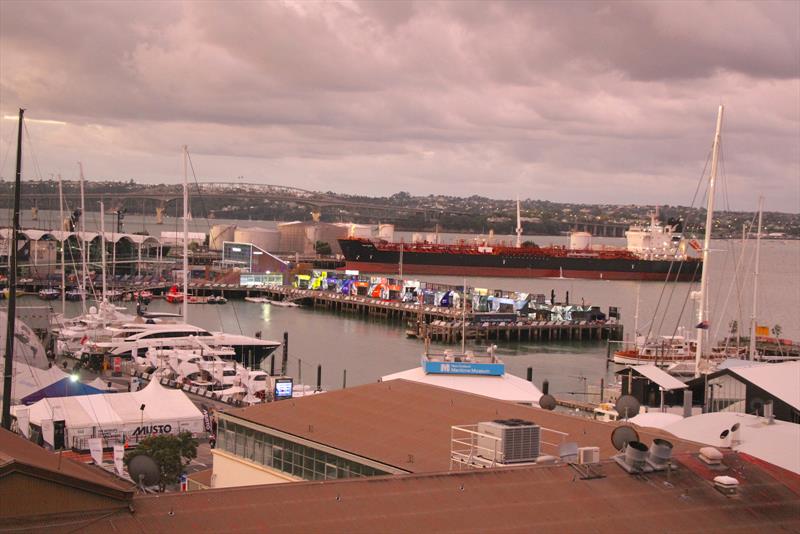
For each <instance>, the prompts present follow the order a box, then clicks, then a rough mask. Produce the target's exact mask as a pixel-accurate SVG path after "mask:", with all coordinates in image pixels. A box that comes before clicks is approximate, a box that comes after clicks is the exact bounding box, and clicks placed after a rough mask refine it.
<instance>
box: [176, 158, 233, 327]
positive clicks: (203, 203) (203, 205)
mask: <svg viewBox="0 0 800 534" xmlns="http://www.w3.org/2000/svg"><path fill="white" fill-rule="evenodd" d="M187 157H188V159H189V168H190V169H191V170H192V178H194V184H195V188H196V189H197V196H198V197H199V199H200V209H202V211H203V220H205V221H206V226H207V227H208V230H209V236H210V235H211V224H210V223H209V222H208V217H206V216H205V215H206V214H207V213H208V210H207V209H206V201H205V197H204V196H203V192H202V190H201V189H200V183H199V182H198V181H197V174H196V173H195V170H194V163H193V162H192V156H191V155H190V154H188V151H187ZM231 309H232V310H233V317H234V320H235V321H236V326H237V327H238V328H239V333H240V334H242V335H244V329H243V328H242V323H241V322H240V321H239V313H238V312H237V311H236V306H235V305H231ZM217 316H218V317H219V321H220V324H222V310H221V309H219V308H218V309H217Z"/></svg>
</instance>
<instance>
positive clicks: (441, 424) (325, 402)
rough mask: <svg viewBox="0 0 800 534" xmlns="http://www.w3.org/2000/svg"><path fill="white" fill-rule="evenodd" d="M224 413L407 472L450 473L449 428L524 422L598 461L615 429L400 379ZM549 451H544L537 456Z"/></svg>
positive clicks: (657, 433) (645, 436)
mask: <svg viewBox="0 0 800 534" xmlns="http://www.w3.org/2000/svg"><path fill="white" fill-rule="evenodd" d="M226 414H227V415H229V416H232V417H233V418H238V419H243V420H246V421H250V422H252V423H255V424H258V425H261V426H265V427H269V428H272V429H275V430H279V431H281V432H285V433H288V434H292V435H294V436H297V437H300V438H303V439H306V440H310V441H313V442H317V443H320V444H323V445H327V446H329V447H333V448H335V449H339V450H342V451H346V452H350V453H352V454H356V455H358V456H361V457H364V458H369V459H371V460H373V461H377V462H381V463H383V464H388V465H391V466H394V467H396V468H399V469H403V470H405V471H408V472H411V473H421V472H434V471H445V470H447V469H449V467H450V445H451V442H450V439H451V427H452V426H453V425H467V424H475V423H478V422H480V421H491V420H494V419H512V418H519V419H525V420H530V421H533V422H535V423H537V424H539V425H541V426H542V427H545V428H549V429H553V430H558V431H560V432H566V433H568V434H569V436H568V437H567V438H566V441H573V442H577V443H578V445H579V446H597V447H600V453H601V455H602V457H603V458H608V457H610V456H612V455H614V454H615V453H616V450H615V449H614V448H613V446H612V444H611V439H610V436H611V432H612V431H613V430H614V428H616V427H617V426H618V425H619V424H618V423H603V422H600V421H593V420H590V419H586V418H583V417H577V416H572V415H569V414H564V413H558V412H549V411H546V410H542V409H539V408H533V407H530V406H522V405H519V404H514V403H511V402H505V401H500V400H495V399H491V398H488V397H484V396H480V395H473V394H469V393H464V392H460V391H455V390H452V389H446V388H443V387H436V386H431V385H427V384H420V383H416V382H410V381H407V380H391V381H388V382H380V383H376V384H368V385H364V386H358V387H354V388H348V389H344V390H338V391H333V392H329V393H325V394H324V395H314V396H311V397H302V398H299V399H291V400H285V401H280V402H273V403H269V404H261V405H256V406H250V407H247V408H241V409H234V410H229V411H227V412H226ZM640 435H641V439H642V441H645V442H647V443H649V442H650V441H651V440H652V439H653V438H655V437H665V438H666V439H669V440H670V441H672V442H673V443H674V444H675V448H676V450H684V451H687V450H696V449H697V446H696V445H695V444H692V443H690V442H686V441H682V440H677V439H675V438H674V437H673V436H672V435H670V434H668V433H666V432H664V431H661V430H656V429H646V430H644V431H642V432H641V433H640ZM543 439H544V437H543ZM554 452H556V451H555V450H550V449H548V448H544V450H543V453H544V454H553V453H554Z"/></svg>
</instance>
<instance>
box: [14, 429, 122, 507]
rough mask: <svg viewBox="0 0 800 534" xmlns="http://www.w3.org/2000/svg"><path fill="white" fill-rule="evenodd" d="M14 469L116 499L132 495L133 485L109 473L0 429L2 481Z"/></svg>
mask: <svg viewBox="0 0 800 534" xmlns="http://www.w3.org/2000/svg"><path fill="white" fill-rule="evenodd" d="M12 470H23V471H30V470H34V471H35V472H36V473H37V474H38V476H39V477H42V478H56V479H58V480H61V481H65V482H68V483H69V485H72V486H75V485H77V486H79V487H84V488H92V489H93V490H96V491H98V492H100V493H104V494H109V495H113V496H117V497H124V496H128V497H129V496H130V495H131V494H132V492H133V486H132V485H131V484H130V483H127V482H125V481H123V480H121V479H119V478H117V477H116V476H114V475H112V474H110V473H107V472H106V471H104V470H102V469H100V468H96V467H92V466H90V465H87V464H82V463H79V462H75V461H72V460H70V459H68V458H65V457H62V456H61V455H59V454H53V453H52V452H49V451H47V450H45V449H43V448H42V447H39V446H38V445H36V444H35V443H33V442H31V441H28V440H27V439H25V438H24V437H22V436H20V435H18V434H15V433H13V432H9V431H8V430H5V429H3V428H0V478H2V477H3V476H4V475H5V474H6V473H7V472H10V471H12Z"/></svg>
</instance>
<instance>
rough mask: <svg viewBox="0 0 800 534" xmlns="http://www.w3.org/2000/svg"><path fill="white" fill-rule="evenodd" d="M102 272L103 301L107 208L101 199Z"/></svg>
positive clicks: (102, 299) (105, 283) (104, 294)
mask: <svg viewBox="0 0 800 534" xmlns="http://www.w3.org/2000/svg"><path fill="white" fill-rule="evenodd" d="M100 272H101V273H102V276H103V280H102V281H103V295H102V297H101V298H100V301H101V302H104V301H105V300H106V294H107V292H106V290H107V289H108V288H107V283H108V282H106V210H105V206H104V205H103V201H102V200H101V201H100Z"/></svg>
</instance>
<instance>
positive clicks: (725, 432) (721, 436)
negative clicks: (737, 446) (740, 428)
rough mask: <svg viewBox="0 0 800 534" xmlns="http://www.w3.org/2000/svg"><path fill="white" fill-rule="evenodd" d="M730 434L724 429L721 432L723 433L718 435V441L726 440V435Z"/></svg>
mask: <svg viewBox="0 0 800 534" xmlns="http://www.w3.org/2000/svg"><path fill="white" fill-rule="evenodd" d="M730 433H731V431H730V430H728V429H727V428H726V429H725V430H723V431H722V432H721V433H720V435H719V439H725V438H727V437H728V434H730Z"/></svg>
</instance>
